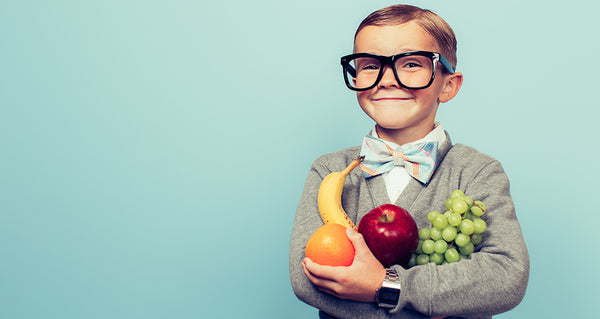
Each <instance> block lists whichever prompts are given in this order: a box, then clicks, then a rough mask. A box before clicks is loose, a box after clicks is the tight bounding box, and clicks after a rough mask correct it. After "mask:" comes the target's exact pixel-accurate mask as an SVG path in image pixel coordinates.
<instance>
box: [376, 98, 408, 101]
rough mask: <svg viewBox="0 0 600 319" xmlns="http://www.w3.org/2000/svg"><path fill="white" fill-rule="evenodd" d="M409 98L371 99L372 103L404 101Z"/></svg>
mask: <svg viewBox="0 0 600 319" xmlns="http://www.w3.org/2000/svg"><path fill="white" fill-rule="evenodd" d="M408 99H409V98H407V97H380V98H376V99H373V101H404V100H408Z"/></svg>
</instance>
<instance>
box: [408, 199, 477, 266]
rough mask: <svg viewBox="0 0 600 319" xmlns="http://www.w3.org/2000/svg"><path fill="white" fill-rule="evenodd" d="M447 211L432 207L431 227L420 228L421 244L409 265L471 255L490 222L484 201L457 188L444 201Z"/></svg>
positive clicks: (439, 261) (428, 215) (464, 257)
mask: <svg viewBox="0 0 600 319" xmlns="http://www.w3.org/2000/svg"><path fill="white" fill-rule="evenodd" d="M445 206H446V212H445V213H443V214H442V213H439V212H437V211H431V212H429V214H427V219H428V220H429V221H430V222H431V227H424V228H421V229H419V245H418V246H417V249H416V251H415V253H414V254H413V255H412V257H411V259H410V261H409V263H408V267H412V266H415V265H425V264H427V263H430V262H433V263H435V264H437V265H444V264H448V263H453V262H458V261H460V260H462V259H467V258H469V255H470V254H471V253H473V252H474V251H475V246H477V245H478V244H480V243H481V241H482V239H483V238H482V237H481V234H482V233H483V232H484V231H485V229H486V227H487V225H486V223H485V221H484V220H483V219H481V216H483V214H485V204H484V203H483V202H482V201H479V200H476V201H474V200H473V199H472V198H471V197H469V196H466V195H465V194H464V193H463V191H461V190H455V191H453V192H452V193H451V194H450V197H449V198H448V199H447V200H446V203H445Z"/></svg>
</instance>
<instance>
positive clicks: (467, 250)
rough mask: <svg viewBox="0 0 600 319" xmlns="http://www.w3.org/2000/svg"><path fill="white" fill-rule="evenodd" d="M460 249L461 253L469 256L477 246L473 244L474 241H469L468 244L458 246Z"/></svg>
mask: <svg viewBox="0 0 600 319" xmlns="http://www.w3.org/2000/svg"><path fill="white" fill-rule="evenodd" d="M458 250H459V251H460V253H461V254H463V255H467V256H469V255H470V254H472V253H473V251H475V246H473V243H472V242H469V243H468V244H467V245H465V246H463V247H458Z"/></svg>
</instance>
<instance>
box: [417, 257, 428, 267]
mask: <svg viewBox="0 0 600 319" xmlns="http://www.w3.org/2000/svg"><path fill="white" fill-rule="evenodd" d="M416 262H417V265H426V264H428V263H429V255H427V254H420V255H418V256H417V258H416Z"/></svg>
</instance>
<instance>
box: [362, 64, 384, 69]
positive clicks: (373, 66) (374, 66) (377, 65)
mask: <svg viewBox="0 0 600 319" xmlns="http://www.w3.org/2000/svg"><path fill="white" fill-rule="evenodd" d="M360 69H361V70H379V64H375V63H372V64H366V65H364V66H362V67H361V68H360Z"/></svg>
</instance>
